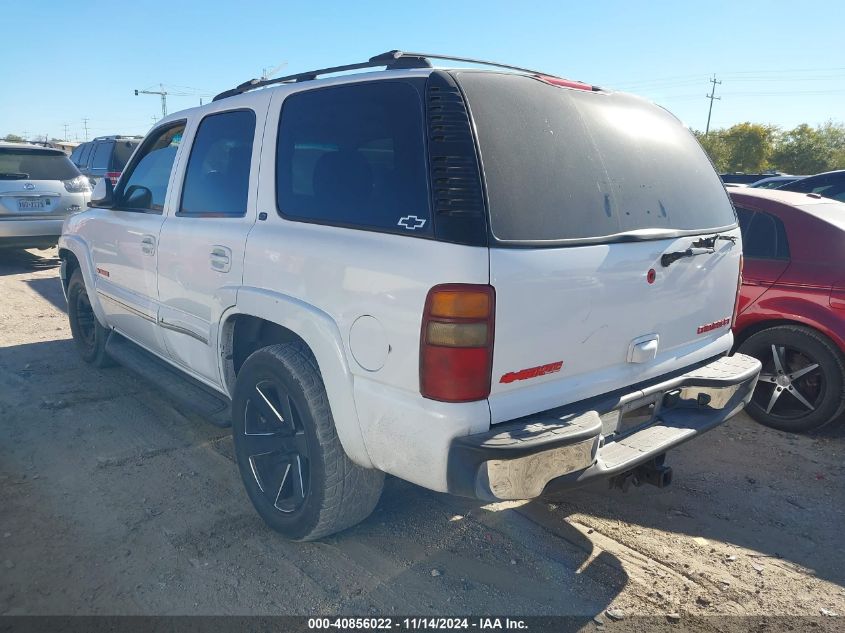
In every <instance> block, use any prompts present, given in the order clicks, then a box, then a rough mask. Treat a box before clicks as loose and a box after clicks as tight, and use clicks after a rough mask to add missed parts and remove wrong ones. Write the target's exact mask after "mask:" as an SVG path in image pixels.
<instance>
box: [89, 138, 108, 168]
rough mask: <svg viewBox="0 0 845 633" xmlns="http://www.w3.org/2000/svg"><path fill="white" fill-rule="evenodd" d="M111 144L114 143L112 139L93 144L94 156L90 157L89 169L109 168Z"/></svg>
mask: <svg viewBox="0 0 845 633" xmlns="http://www.w3.org/2000/svg"><path fill="white" fill-rule="evenodd" d="M113 146H114V143H113V142H112V141H103V142H101V143H97V144H96V145H95V147H94V157H93V158H92V159H91V169H102V170H103V171H106V170H107V169H108V168H109V160H110V159H111V149H112V147H113Z"/></svg>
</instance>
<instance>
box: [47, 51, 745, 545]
mask: <svg viewBox="0 0 845 633" xmlns="http://www.w3.org/2000/svg"><path fill="white" fill-rule="evenodd" d="M447 59H451V58H447ZM463 61H467V60H463ZM493 65H494V66H495V64H493ZM371 67H372V68H376V67H386V70H384V71H381V72H367V73H366V74H347V75H342V76H334V77H330V78H323V79H318V77H319V76H320V75H323V74H328V73H336V72H338V71H345V70H354V69H361V68H371ZM510 70H511V71H515V72H503V71H501V70H499V71H481V70H455V69H452V70H445V69H434V68H432V66H431V63H430V61H429V59H427V58H426V57H424V56H421V55H415V54H407V55H406V54H402V53H399V52H396V51H391V52H390V53H385V54H383V55H379V56H377V57H375V58H372V59H371V60H369V61H368V62H364V63H362V64H353V65H349V66H342V67H335V68H331V69H326V70H318V71H311V72H307V73H302V74H299V75H293V76H289V77H283V78H279V79H274V80H267V81H263V82H254V81H253V82H247V83H244V84H242V85H241V86H238V87H237V88H235V89H232V90H230V91H227V92H225V93H223V94H221V95H218V96H217V98H215V100H214V101H213V102H212V103H210V104H207V105H204V106H201V107H199V108H195V109H191V110H186V111H184V112H178V113H175V114H171V115H169V116H168V117H166V118H165V119H164V120H162V121H160V122H159V123H158V124H157V125H156V127H155V128H154V129H153V130H152V131H151V132H150V133H149V134H148V135H147V137H146V138H145V139H144V141H143V143H142V144H141V146H140V147H139V149H138V151H137V152H136V153H135V154H134V156H133V158H132V159H131V161H130V163H129V164H128V165H127V168H126V173H125V174H124V176H123V177H122V178H121V179H120V181H119V183H118V185H117V187H116V188H114V189H113V188H112V186H111V183H110V182H109V181H108V180H105V179H104V180H101V181H100V183H98V185H97V190H96V191H95V198H96V199H95V201H94V203H93V206H92V208H90V209H88V210H87V211H85V212H84V213H82V214H79V215H78V216H74V217H73V218H71V219H70V220H69V221H68V222H67V224H66V226H65V230H64V234H63V236H62V240H61V244H60V257H61V258H62V262H63V263H62V269H61V270H62V279H63V280H64V282H63V287H64V288H65V291H66V296H67V298H68V315H69V319H70V324H71V330H72V332H73V336H74V339H75V340H76V343H77V346H78V348H79V350H80V352H81V354H82V357H83V358H84V359H85V360H87V361H89V362H91V363H94V364H95V365H101V364H102V363H104V362H106V360H107V359H108V357H109V356H110V357H112V358H117V359H118V360H120V362H122V363H123V364H125V365H127V366H130V367H133V368H135V369H136V370H137V371H139V372H140V373H142V374H143V375H145V376H147V377H148V378H150V379H151V380H154V381H156V383H157V384H158V385H160V388H162V389H165V390H167V391H168V393H172V394H174V395H175V396H176V397H182V398H183V399H185V398H186V399H187V400H188V401H189V402H190V403H191V404H193V406H195V407H198V408H203V410H204V411H206V412H207V415H208V417H212V416H216V418H217V419H220V420H231V422H232V434H233V440H234V450H235V454H236V457H237V461H238V466H239V468H240V472H241V477H242V479H243V483H244V486H245V487H246V491H247V494H248V495H249V498H250V500H251V501H252V503H253V505H254V506H255V508H256V510H257V511H258V513H259V514H260V515H261V516H262V517H263V518H264V520H265V521H266V522H267V523H268V525H270V526H271V527H273V528H274V529H276V530H279V531H280V532H282V533H283V534H285V535H286V536H288V537H290V538H294V539H314V538H319V537H321V536H324V535H326V534H330V533H332V532H335V531H337V530H340V529H343V528H345V527H348V526H350V525H352V524H354V523H356V522H358V521H360V520H362V519H364V518H365V517H366V516H367V515H368V514H369V513H370V512H371V511H372V509H373V507H374V506H375V504H376V502H377V500H378V498H379V495H380V494H381V487H382V481H383V473H385V472H387V473H391V474H393V475H395V476H397V477H401V478H403V479H406V480H408V481H412V482H414V483H417V484H419V485H421V486H425V487H427V488H430V489H433V490H438V491H444V492H451V493H454V494H459V495H464V496H468V497H476V498H482V499H490V500H495V499H525V498H534V497H538V496H540V495H542V494H544V492H548V491H550V490H559V489H563V488H569V487H573V486H577V485H581V484H584V483H586V482H588V481H592V480H597V479H613V481H614V482H616V483H617V484H618V485H619V486H620V487H622V488H626V487H627V486H628V484H629V483H631V482H632V481H633V482H637V483H653V484H655V485H658V486H665V485H668V483H669V482H670V480H671V470H670V469H669V467H668V466H666V465H665V464H664V457H665V453H666V452H667V451H668V450H669V449H671V448H673V447H675V446H677V445H679V444H681V443H682V442H686V441H688V440H690V439H693V438H695V437H697V436H698V435H699V434H701V433H704V432H706V431H708V430H710V429H712V428H714V427H716V426H717V425H719V424H721V423H722V422H724V421H725V420H727V419H728V418H730V417H731V416H733V415H734V414H736V413H737V412H738V411H740V410H741V409H742V407H743V405H744V403H745V402H746V400H747V399H748V398H750V397H751V393H752V391H753V386H754V383H755V381H756V378H757V374H758V372H759V369H760V363H759V362H758V361H757V360H755V359H753V358H750V357H748V356H744V355H742V354H736V355H734V356H728V355H727V354H728V353H729V352H730V349H731V346H732V344H733V336H732V334H731V331H730V323H731V317H732V313H733V311H734V309H735V307H736V301H737V296H738V292H739V273H740V263H741V250H742V245H741V242H740V232H739V227H738V225H737V220H736V216H735V214H734V211H733V208H732V206H731V204H730V201H729V199H728V197H727V195H726V193H725V189H724V187H723V186H722V183H721V182H720V181H719V179H718V177H717V175H716V174H715V172H714V171H713V168H712V166H711V164H710V161H709V159H708V158H707V156H706V155H705V154H704V152H703V150H702V149H701V147H700V146H699V145H698V143H697V142H696V140H695V138H694V137H693V136H692V134H690V132H689V130H688V129H686V128H685V127H684V126H683V125H682V124H681V123H680V122H679V121H678V120H677V119H676V118H675V117H674V116H672V115H671V114H669V113H668V112H667V111H665V110H664V109H663V108H660V107H658V106H656V105H653V104H650V103H648V102H647V101H645V100H643V99H640V98H637V97H632V96H630V95H626V94H622V93H616V92H608V91H604V90H601V89H599V88H595V87H593V86H590V85H588V84H584V83H580V82H576V81H569V80H565V79H560V78H557V77H549V76H546V75H542V74H539V73H536V72H534V71H528V70H519V69H513V68H511V69H510ZM272 84H279V85H277V86H275V87H273V88H269V89H266V90H256V89H254V88H258V87H262V86H270V85H272ZM629 183H632V184H629ZM230 406H231V414H229V413H228V412H229V407H230Z"/></svg>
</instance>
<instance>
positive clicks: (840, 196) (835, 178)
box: [778, 169, 845, 202]
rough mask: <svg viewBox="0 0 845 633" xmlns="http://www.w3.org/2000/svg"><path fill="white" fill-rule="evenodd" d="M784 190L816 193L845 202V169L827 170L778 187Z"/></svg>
mask: <svg viewBox="0 0 845 633" xmlns="http://www.w3.org/2000/svg"><path fill="white" fill-rule="evenodd" d="M778 189H780V190H782V191H797V192H799V193H816V194H818V195H820V196H824V197H825V198H832V199H833V200H839V201H840V202H845V169H840V170H838V171H827V172H825V173H823V174H816V175H815V176H807V177H806V178H802V179H801V180H796V181H795V182H790V183H788V184H786V185H783V186H781V187H778Z"/></svg>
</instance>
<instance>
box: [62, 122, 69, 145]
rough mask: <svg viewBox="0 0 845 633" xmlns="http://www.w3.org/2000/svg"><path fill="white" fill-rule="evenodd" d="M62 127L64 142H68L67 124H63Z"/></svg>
mask: <svg viewBox="0 0 845 633" xmlns="http://www.w3.org/2000/svg"><path fill="white" fill-rule="evenodd" d="M63 125H64V126H65V135H64V137H63V138H64V139H65V140H66V141H67V140H70V139H68V136H67V123H64V124H63Z"/></svg>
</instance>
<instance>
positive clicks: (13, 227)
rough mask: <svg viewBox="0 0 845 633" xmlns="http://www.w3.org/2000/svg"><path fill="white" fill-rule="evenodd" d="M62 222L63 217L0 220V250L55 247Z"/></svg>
mask: <svg viewBox="0 0 845 633" xmlns="http://www.w3.org/2000/svg"><path fill="white" fill-rule="evenodd" d="M64 221H65V219H64V217H52V218H38V219H32V220H13V219H3V220H0V248H36V247H47V246H55V245H56V243H57V242H58V241H59V236H60V235H61V234H62V224H63V223H64Z"/></svg>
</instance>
